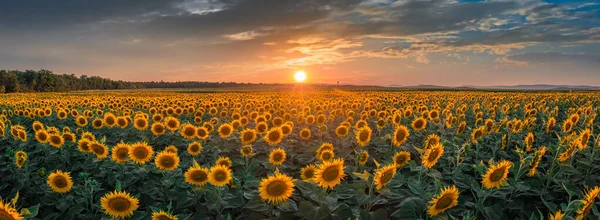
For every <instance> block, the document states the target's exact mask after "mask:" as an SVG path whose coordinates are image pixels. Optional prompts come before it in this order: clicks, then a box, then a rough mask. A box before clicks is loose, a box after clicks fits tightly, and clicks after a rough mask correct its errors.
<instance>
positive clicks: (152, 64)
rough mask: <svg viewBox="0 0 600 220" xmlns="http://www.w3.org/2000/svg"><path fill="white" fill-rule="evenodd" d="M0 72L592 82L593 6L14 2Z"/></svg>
mask: <svg viewBox="0 0 600 220" xmlns="http://www.w3.org/2000/svg"><path fill="white" fill-rule="evenodd" d="M0 69H11V70H26V69H32V70H39V69H47V70H51V71H53V72H55V73H61V74H63V73H64V74H76V75H88V76H101V77H108V78H111V79H117V80H127V81H160V80H164V81H227V82H230V81H234V82H251V83H261V82H262V83H291V82H293V79H294V78H293V73H294V72H295V71H297V70H304V71H305V72H306V73H307V75H308V77H307V82H308V83H337V82H339V83H340V84H357V85H382V86H387V85H403V86H410V85H423V84H427V85H445V86H463V85H479V86H491V85H521V84H561V85H595V86H600V1H598V0H590V1H584V0H574V1H567V0H486V1H477V0H468V1H467V0H458V1H457V0H398V1H394V0H174V1H164V0H145V1H122V0H90V1H81V0H62V1H48V0H22V1H5V2H3V3H2V7H0Z"/></svg>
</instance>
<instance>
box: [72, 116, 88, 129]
mask: <svg viewBox="0 0 600 220" xmlns="http://www.w3.org/2000/svg"><path fill="white" fill-rule="evenodd" d="M75 124H77V126H79V127H84V126H86V125H87V124H88V120H87V119H86V118H85V117H83V116H82V115H79V116H77V117H76V118H75Z"/></svg>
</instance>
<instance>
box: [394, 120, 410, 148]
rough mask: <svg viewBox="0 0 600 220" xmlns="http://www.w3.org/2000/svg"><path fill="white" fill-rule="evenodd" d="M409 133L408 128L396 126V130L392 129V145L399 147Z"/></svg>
mask: <svg viewBox="0 0 600 220" xmlns="http://www.w3.org/2000/svg"><path fill="white" fill-rule="evenodd" d="M409 135H410V132H409V131H408V128H407V127H406V126H404V125H400V126H397V127H396V130H394V138H393V139H392V143H393V144H394V146H396V147H400V145H402V144H403V143H404V142H406V140H407V139H408V136H409Z"/></svg>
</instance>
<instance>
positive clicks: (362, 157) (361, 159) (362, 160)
mask: <svg viewBox="0 0 600 220" xmlns="http://www.w3.org/2000/svg"><path fill="white" fill-rule="evenodd" d="M368 160H369V152H367V151H363V152H360V154H359V155H358V164H360V165H365V164H366V163H367V161H368Z"/></svg>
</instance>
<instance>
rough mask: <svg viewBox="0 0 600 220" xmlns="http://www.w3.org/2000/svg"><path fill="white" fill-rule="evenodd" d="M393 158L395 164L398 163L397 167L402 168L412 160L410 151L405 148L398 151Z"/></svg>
mask: <svg viewBox="0 0 600 220" xmlns="http://www.w3.org/2000/svg"><path fill="white" fill-rule="evenodd" d="M393 160H394V164H396V167H398V168H402V167H403V166H405V165H406V164H408V162H409V161H410V152H408V151H404V150H402V151H398V153H396V154H395V155H394V159H393Z"/></svg>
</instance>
